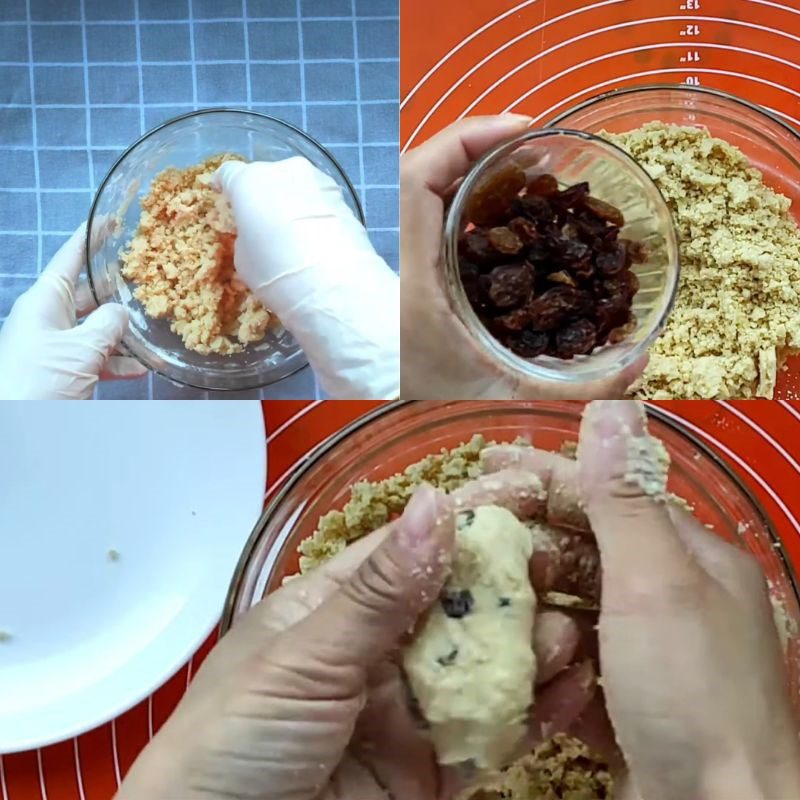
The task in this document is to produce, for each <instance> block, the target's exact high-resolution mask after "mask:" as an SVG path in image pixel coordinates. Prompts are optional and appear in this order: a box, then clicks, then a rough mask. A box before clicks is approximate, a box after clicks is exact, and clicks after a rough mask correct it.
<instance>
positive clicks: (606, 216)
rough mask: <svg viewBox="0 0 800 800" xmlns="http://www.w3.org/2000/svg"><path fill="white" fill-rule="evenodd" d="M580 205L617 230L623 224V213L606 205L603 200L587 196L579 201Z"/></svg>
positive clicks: (608, 204) (614, 207)
mask: <svg viewBox="0 0 800 800" xmlns="http://www.w3.org/2000/svg"><path fill="white" fill-rule="evenodd" d="M581 205H582V206H583V208H585V209H588V210H589V211H590V212H591V213H592V214H594V216H595V217H597V218H598V219H601V220H603V222H608V223H610V224H611V225H616V226H617V227H618V228H621V227H622V226H623V225H624V224H625V216H624V215H623V213H622V212H621V211H620V210H619V209H618V208H617V207H616V206H612V205H611V203H606V201H605V200H600V199H599V198H597V197H592V196H591V195H589V194H587V195H586V197H584V198H583V200H582V201H581Z"/></svg>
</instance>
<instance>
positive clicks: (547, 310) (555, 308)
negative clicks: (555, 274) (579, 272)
mask: <svg viewBox="0 0 800 800" xmlns="http://www.w3.org/2000/svg"><path fill="white" fill-rule="evenodd" d="M592 305H593V302H592V298H591V296H590V295H589V294H588V293H587V292H584V291H582V290H579V289H574V288H572V287H571V286H555V287H554V288H552V289H548V290H547V291H546V292H545V293H544V294H541V295H539V297H536V298H535V299H534V300H532V301H531V302H530V303H528V312H529V313H530V315H531V325H532V326H533V327H534V328H535V329H536V330H537V331H550V330H554V329H555V328H558V327H560V326H561V325H562V323H564V322H566V321H567V320H568V319H570V318H573V317H576V316H580V315H582V314H586V313H589V311H591V308H592Z"/></svg>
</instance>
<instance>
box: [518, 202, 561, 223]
mask: <svg viewBox="0 0 800 800" xmlns="http://www.w3.org/2000/svg"><path fill="white" fill-rule="evenodd" d="M516 210H518V211H519V212H520V216H522V217H526V218H527V219H529V220H531V221H532V222H538V223H539V224H540V225H543V224H545V223H547V222H550V221H551V220H552V219H553V207H552V206H551V205H550V203H549V202H548V201H547V200H546V199H545V198H544V197H540V196H539V195H525V196H524V197H520V198H519V200H518V201H517V203H516Z"/></svg>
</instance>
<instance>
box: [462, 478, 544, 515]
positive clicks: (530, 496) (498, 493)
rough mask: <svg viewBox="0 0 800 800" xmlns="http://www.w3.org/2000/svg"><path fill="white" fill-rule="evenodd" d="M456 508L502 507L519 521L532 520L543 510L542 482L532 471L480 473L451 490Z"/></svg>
mask: <svg viewBox="0 0 800 800" xmlns="http://www.w3.org/2000/svg"><path fill="white" fill-rule="evenodd" d="M452 497H453V505H454V506H455V507H456V508H477V507H479V506H502V507H503V508H505V509H507V510H508V511H510V512H511V513H512V514H513V515H514V516H515V517H517V518H518V519H521V520H526V519H533V518H534V517H537V516H539V515H540V514H541V513H543V511H544V503H545V498H546V495H545V492H544V486H543V484H542V481H541V480H540V479H539V477H538V475H536V474H534V473H533V472H523V471H521V470H516V469H508V470H502V471H500V472H497V473H496V474H494V475H482V476H481V477H479V478H476V479H475V480H474V481H470V482H469V483H467V484H465V485H464V486H462V487H461V488H460V489H457V490H456V491H454V492H453V495H452Z"/></svg>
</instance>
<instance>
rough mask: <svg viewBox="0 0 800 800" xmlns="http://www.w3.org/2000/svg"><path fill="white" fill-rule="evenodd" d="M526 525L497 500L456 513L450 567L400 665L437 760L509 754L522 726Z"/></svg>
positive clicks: (527, 622) (528, 616) (527, 604)
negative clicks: (501, 506)
mask: <svg viewBox="0 0 800 800" xmlns="http://www.w3.org/2000/svg"><path fill="white" fill-rule="evenodd" d="M532 553H533V540H532V538H531V534H530V531H529V529H528V528H527V527H526V526H525V525H524V524H523V523H522V522H520V521H519V520H518V519H517V518H516V517H515V516H514V515H513V514H512V513H511V512H510V511H508V510H506V509H505V508H500V507H499V506H483V507H481V508H476V509H467V510H464V511H461V512H459V513H458V515H457V517H456V548H455V555H454V558H453V566H452V571H451V574H450V576H449V578H448V580H447V582H446V584H445V586H444V588H443V590H442V594H441V596H440V599H439V602H438V603H437V604H436V605H435V606H434V607H433V608H432V609H431V612H430V614H429V615H428V617H427V618H426V620H425V622H424V623H423V626H422V628H421V630H419V632H418V633H417V635H416V637H415V638H414V640H413V641H412V642H411V644H410V645H409V646H408V647H407V648H406V650H405V652H404V655H403V666H404V667H405V672H406V676H407V678H408V682H409V684H410V686H411V690H412V692H413V694H414V697H415V698H416V700H417V702H418V704H419V708H420V710H421V711H422V714H423V716H424V718H425V719H426V720H427V722H428V723H429V725H430V733H431V739H432V741H433V744H434V747H435V749H436V754H437V758H438V760H439V763H441V764H461V763H464V762H471V763H472V764H474V765H475V766H476V767H478V768H479V769H497V768H499V767H501V766H503V765H504V764H506V763H507V761H508V760H509V758H510V757H512V755H513V754H514V752H515V750H516V748H517V747H518V746H519V743H520V741H521V740H522V738H523V737H524V735H525V732H526V725H525V722H526V720H527V714H528V709H529V707H530V705H531V703H532V701H533V681H534V678H535V677H536V660H535V657H534V653H533V646H532V643H531V637H532V634H533V618H534V610H535V608H536V596H535V594H534V591H533V588H532V587H531V582H530V578H529V576H528V561H529V560H530V557H531V555H532Z"/></svg>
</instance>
